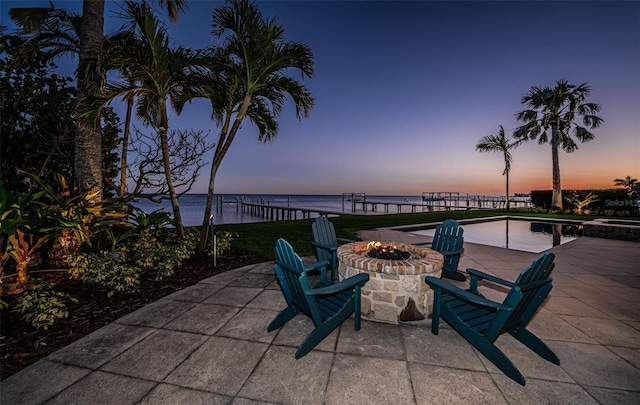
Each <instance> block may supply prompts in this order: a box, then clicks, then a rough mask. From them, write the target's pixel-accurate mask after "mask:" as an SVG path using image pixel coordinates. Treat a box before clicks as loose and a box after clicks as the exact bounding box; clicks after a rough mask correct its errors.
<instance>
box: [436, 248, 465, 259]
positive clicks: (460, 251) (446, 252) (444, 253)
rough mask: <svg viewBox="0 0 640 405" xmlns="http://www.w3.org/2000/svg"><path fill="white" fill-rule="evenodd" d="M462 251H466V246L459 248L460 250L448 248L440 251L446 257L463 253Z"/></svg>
mask: <svg viewBox="0 0 640 405" xmlns="http://www.w3.org/2000/svg"><path fill="white" fill-rule="evenodd" d="M462 253H464V248H462V249H458V250H447V251H443V252H440V254H441V255H442V256H444V257H447V256H455V255H461V254H462Z"/></svg>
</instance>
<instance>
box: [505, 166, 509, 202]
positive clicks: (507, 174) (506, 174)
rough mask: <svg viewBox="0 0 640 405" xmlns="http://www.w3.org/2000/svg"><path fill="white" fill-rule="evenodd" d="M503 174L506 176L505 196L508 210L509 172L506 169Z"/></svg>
mask: <svg viewBox="0 0 640 405" xmlns="http://www.w3.org/2000/svg"><path fill="white" fill-rule="evenodd" d="M505 176H506V177H507V194H506V195H505V198H506V200H507V211H509V172H508V171H507V172H506V173H505Z"/></svg>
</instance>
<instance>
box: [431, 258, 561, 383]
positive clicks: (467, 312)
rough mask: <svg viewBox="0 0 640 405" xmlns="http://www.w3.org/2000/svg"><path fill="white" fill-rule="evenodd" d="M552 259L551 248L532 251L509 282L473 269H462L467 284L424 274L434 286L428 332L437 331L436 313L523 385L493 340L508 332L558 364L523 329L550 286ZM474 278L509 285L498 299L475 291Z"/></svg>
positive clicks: (542, 343)
mask: <svg viewBox="0 0 640 405" xmlns="http://www.w3.org/2000/svg"><path fill="white" fill-rule="evenodd" d="M554 259H555V256H554V255H553V253H544V254H542V255H540V256H538V257H537V258H536V259H535V260H534V261H533V263H531V265H530V266H529V267H527V268H525V269H524V270H523V271H522V272H521V273H520V275H519V276H518V278H517V280H516V281H515V282H513V283H511V282H509V281H506V280H503V279H501V278H498V277H495V276H492V275H489V274H486V273H483V272H481V271H478V270H475V269H467V272H468V273H469V275H470V276H471V281H470V284H471V286H470V287H471V288H470V289H469V290H463V289H461V288H459V287H457V286H455V285H452V284H451V283H448V282H446V281H444V280H441V279H438V278H435V277H431V276H427V277H426V282H427V283H428V284H429V285H430V286H431V288H433V290H434V298H433V320H432V324H431V332H432V333H433V334H434V335H437V334H438V327H439V321H440V317H442V319H444V320H445V321H446V322H447V323H448V324H449V325H451V326H452V327H453V328H454V329H455V330H456V331H458V333H460V334H461V335H462V336H463V337H464V338H465V339H467V340H468V341H469V343H471V344H472V345H473V346H474V347H475V348H476V349H478V350H479V351H480V352H481V353H482V354H483V355H484V356H485V357H486V358H487V359H489V360H490V361H491V362H492V363H493V364H495V365H496V366H497V367H498V368H499V369H500V370H502V372H503V373H505V374H506V375H507V376H508V377H509V378H511V379H512V380H514V381H516V382H517V383H519V384H521V385H525V379H524V377H523V376H522V374H521V373H520V371H519V370H518V369H517V368H516V366H515V365H514V364H513V363H512V362H511V360H510V359H509V358H508V357H507V356H506V355H505V354H504V353H503V352H502V351H501V350H500V349H498V348H497V347H496V346H495V344H494V343H495V341H496V339H497V338H498V336H499V335H501V334H502V333H505V332H508V333H509V334H510V335H511V336H513V337H515V338H516V339H518V340H519V341H520V342H522V343H523V344H524V345H525V346H527V347H528V348H529V349H531V350H533V351H534V352H535V353H537V354H538V355H539V356H541V357H542V358H544V359H546V360H548V361H550V362H552V363H554V364H560V360H559V359H558V357H557V356H556V355H555V354H554V353H553V351H551V349H550V348H549V347H548V346H547V345H546V344H545V343H544V342H543V341H542V340H540V339H539V338H538V337H537V336H536V335H534V334H533V333H531V332H530V331H528V330H527V329H526V327H527V324H528V323H529V321H530V320H531V318H532V317H533V315H534V314H535V312H536V311H537V309H538V307H540V305H541V304H542V302H543V301H544V299H545V297H546V296H547V294H549V291H551V288H552V285H551V281H552V279H551V278H550V277H549V276H550V275H551V271H552V270H553V268H554V267H555V264H554V262H553V261H554ZM479 280H487V281H489V282H492V283H496V284H499V285H502V286H506V287H510V288H511V290H510V291H509V293H508V294H507V296H506V298H505V299H504V301H503V302H502V303H499V302H494V301H490V300H488V299H486V298H484V297H483V296H482V295H480V294H479V293H478V281H479Z"/></svg>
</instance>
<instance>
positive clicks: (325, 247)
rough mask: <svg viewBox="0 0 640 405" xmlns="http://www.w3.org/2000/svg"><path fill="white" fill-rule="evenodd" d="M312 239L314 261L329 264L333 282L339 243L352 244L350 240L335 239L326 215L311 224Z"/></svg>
mask: <svg viewBox="0 0 640 405" xmlns="http://www.w3.org/2000/svg"><path fill="white" fill-rule="evenodd" d="M311 230H312V234H313V239H312V240H311V244H312V245H313V248H314V250H315V252H316V259H317V260H318V261H319V262H321V261H323V260H326V261H328V262H329V268H330V270H331V277H330V278H331V281H335V279H336V272H337V271H338V255H337V253H336V251H337V249H338V246H339V245H340V244H341V243H351V242H354V241H353V240H350V239H345V238H338V237H336V230H335V228H334V226H333V223H331V221H329V218H327V216H326V215H320V216H319V217H317V218H316V219H315V221H313V224H311Z"/></svg>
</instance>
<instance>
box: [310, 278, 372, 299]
mask: <svg viewBox="0 0 640 405" xmlns="http://www.w3.org/2000/svg"><path fill="white" fill-rule="evenodd" d="M367 281H369V275H368V274H365V273H361V274H356V275H355V276H353V277H349V278H348V279H346V280H342V281H341V282H339V283H336V284H333V285H330V286H327V287H322V288H314V289H313V290H311V291H306V292H305V294H307V295H330V294H335V293H339V292H342V291H346V290H350V289H352V288H353V287H355V286H358V285H359V286H362V285H364V283H366V282H367Z"/></svg>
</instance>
